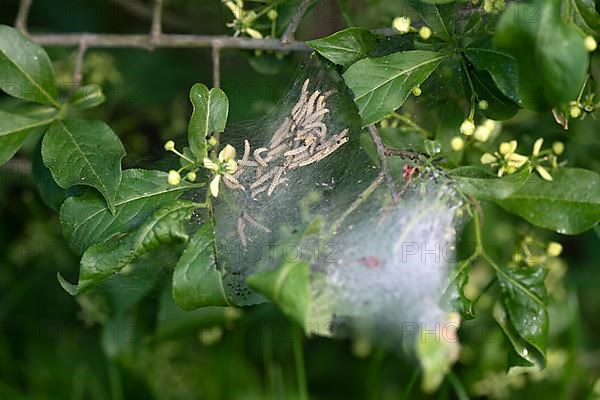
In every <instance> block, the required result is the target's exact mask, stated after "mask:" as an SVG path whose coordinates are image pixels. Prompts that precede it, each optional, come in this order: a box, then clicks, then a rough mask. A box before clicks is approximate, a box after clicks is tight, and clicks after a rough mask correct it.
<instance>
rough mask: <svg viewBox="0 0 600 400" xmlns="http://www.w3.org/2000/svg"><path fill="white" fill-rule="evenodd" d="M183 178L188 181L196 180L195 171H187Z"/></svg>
mask: <svg viewBox="0 0 600 400" xmlns="http://www.w3.org/2000/svg"><path fill="white" fill-rule="evenodd" d="M185 178H186V179H187V180H188V181H190V182H196V178H197V176H196V173H195V172H194V171H191V172H188V174H187V175H186V176H185Z"/></svg>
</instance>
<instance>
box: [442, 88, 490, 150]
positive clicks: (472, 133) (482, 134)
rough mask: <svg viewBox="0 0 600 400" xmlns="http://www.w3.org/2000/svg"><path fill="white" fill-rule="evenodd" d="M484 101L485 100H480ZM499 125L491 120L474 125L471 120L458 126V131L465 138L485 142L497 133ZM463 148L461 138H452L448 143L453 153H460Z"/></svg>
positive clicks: (463, 142)
mask: <svg viewBox="0 0 600 400" xmlns="http://www.w3.org/2000/svg"><path fill="white" fill-rule="evenodd" d="M482 101H485V100H482ZM480 107H481V105H480ZM499 128H500V124H498V123H497V122H496V121H494V120H491V119H486V120H484V121H483V122H482V123H481V124H480V125H475V122H473V120H471V119H466V120H464V121H463V123H462V124H461V125H460V128H459V131H460V133H461V134H463V135H464V136H467V137H472V138H473V139H474V140H476V141H477V142H481V143H485V142H487V141H488V140H489V139H490V138H491V137H492V136H493V135H494V134H495V133H497V132H498V130H499ZM464 146H465V139H464V138H462V137H461V136H454V137H453V138H452V140H451V141H450V147H452V150H454V151H460V150H462V149H463V148H464Z"/></svg>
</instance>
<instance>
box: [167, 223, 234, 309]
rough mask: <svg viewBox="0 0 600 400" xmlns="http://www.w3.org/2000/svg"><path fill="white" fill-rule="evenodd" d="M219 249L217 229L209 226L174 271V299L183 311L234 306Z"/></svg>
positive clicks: (201, 229)
mask: <svg viewBox="0 0 600 400" xmlns="http://www.w3.org/2000/svg"><path fill="white" fill-rule="evenodd" d="M215 249H216V244H215V233H214V228H213V226H212V224H211V223H206V224H204V225H202V227H200V229H198V231H197V232H196V233H195V234H194V236H193V237H192V238H191V239H190V242H189V244H188V246H187V247H186V249H185V250H184V252H183V254H182V255H181V258H180V259H179V261H178V262H177V266H176V267H175V271H174V272H173V298H174V299H175V302H177V304H178V305H179V306H180V307H181V308H182V309H184V310H193V309H195V308H199V307H206V306H208V305H211V306H227V305H230V302H229V300H228V299H227V295H226V294H225V289H224V288H223V277H222V276H221V271H219V269H218V266H217V260H216V258H217V255H216V254H215Z"/></svg>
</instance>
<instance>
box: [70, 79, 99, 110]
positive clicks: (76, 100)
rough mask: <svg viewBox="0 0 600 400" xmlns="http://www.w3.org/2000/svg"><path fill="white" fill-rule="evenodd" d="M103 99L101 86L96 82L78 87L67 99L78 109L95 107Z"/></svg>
mask: <svg viewBox="0 0 600 400" xmlns="http://www.w3.org/2000/svg"><path fill="white" fill-rule="evenodd" d="M105 101H106V96H104V93H102V88H101V87H100V86H99V85H96V84H91V85H86V86H82V87H80V88H79V89H77V91H75V94H73V97H72V98H71V99H70V100H69V102H70V103H71V104H72V105H73V107H75V108H78V109H80V110H87V109H88V108H94V107H97V106H99V105H100V104H102V103H104V102H105Z"/></svg>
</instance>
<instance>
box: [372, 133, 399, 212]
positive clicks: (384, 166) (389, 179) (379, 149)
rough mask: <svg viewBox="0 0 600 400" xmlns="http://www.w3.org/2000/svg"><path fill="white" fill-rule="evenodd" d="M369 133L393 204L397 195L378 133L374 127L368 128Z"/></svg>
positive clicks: (396, 199)
mask: <svg viewBox="0 0 600 400" xmlns="http://www.w3.org/2000/svg"><path fill="white" fill-rule="evenodd" d="M368 129H369V133H370V134H371V138H373V142H374V143H375V148H376V149H377V155H378V156H379V163H380V164H381V173H382V174H383V176H384V177H385V184H386V186H387V187H388V191H389V192H390V195H391V196H392V200H393V201H394V203H397V202H398V194H397V193H396V189H395V185H394V178H392V175H391V174H390V169H389V167H388V164H387V159H386V158H385V146H384V145H383V142H382V141H381V137H380V136H379V132H378V131H377V128H376V127H375V125H369V126H368Z"/></svg>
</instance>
